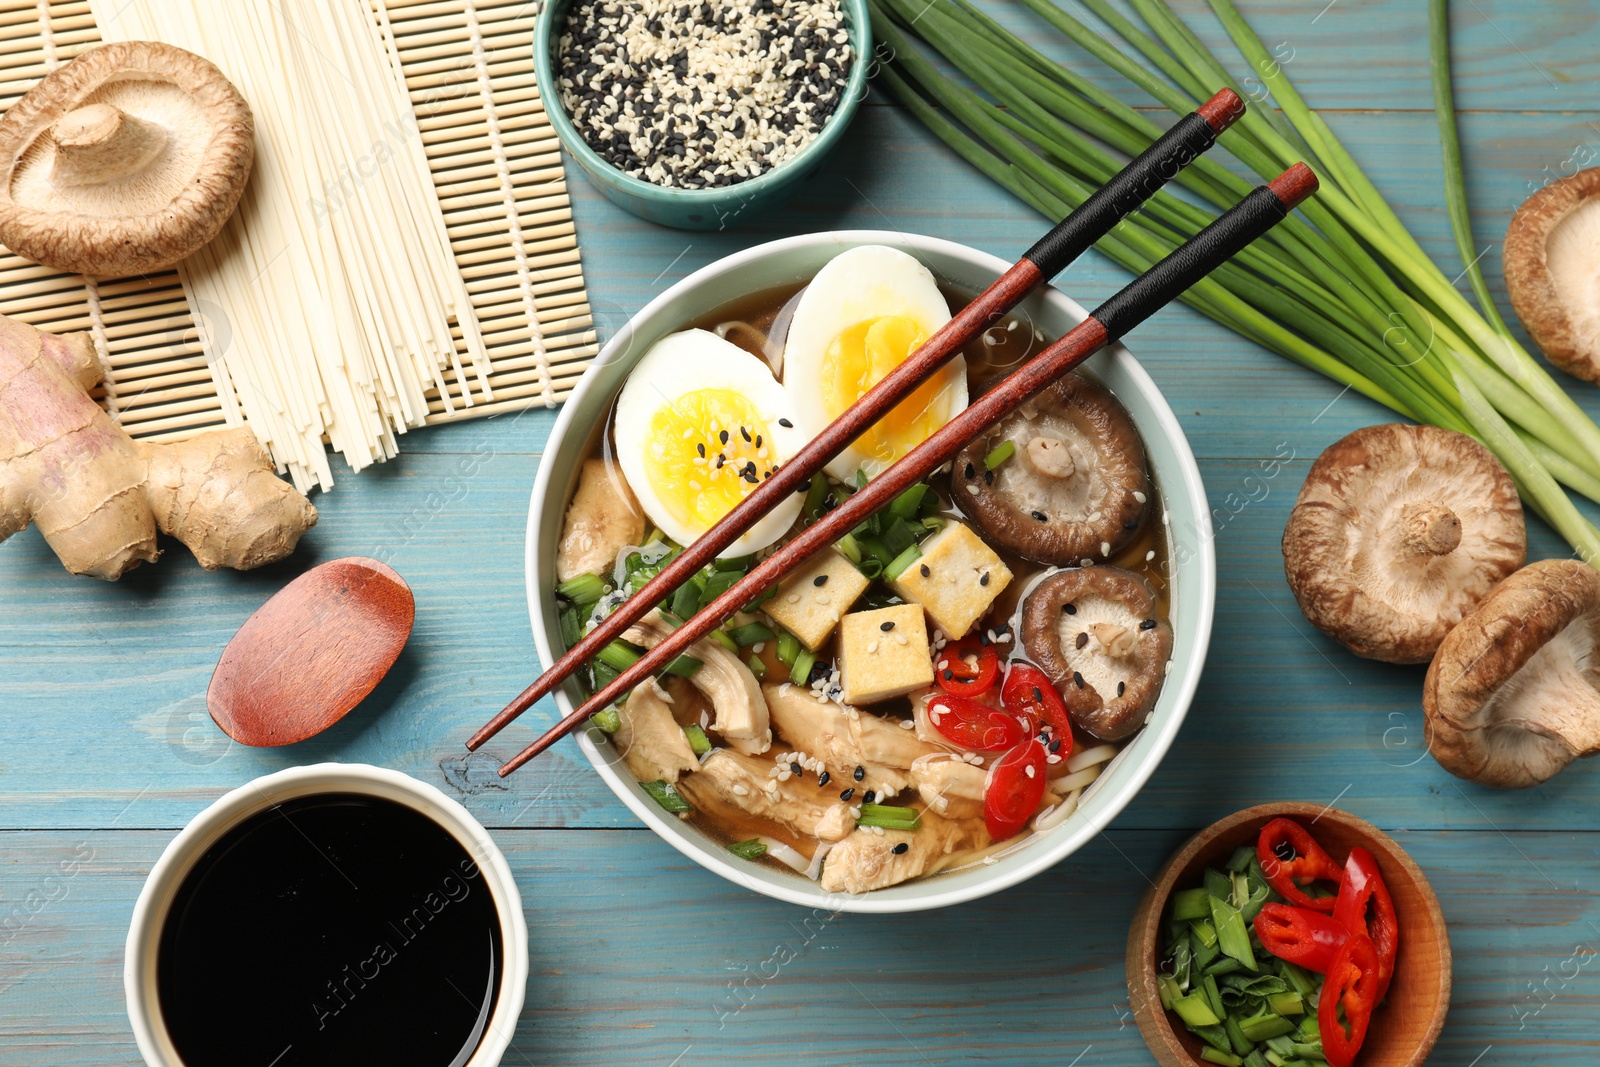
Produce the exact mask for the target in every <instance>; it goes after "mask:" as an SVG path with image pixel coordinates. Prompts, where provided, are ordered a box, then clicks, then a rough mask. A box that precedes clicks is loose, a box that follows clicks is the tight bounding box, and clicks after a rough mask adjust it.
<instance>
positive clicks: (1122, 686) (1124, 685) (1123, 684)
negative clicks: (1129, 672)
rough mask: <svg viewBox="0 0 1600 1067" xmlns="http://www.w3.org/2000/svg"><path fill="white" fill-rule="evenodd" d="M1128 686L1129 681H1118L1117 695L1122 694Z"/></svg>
mask: <svg viewBox="0 0 1600 1067" xmlns="http://www.w3.org/2000/svg"><path fill="white" fill-rule="evenodd" d="M1127 688H1128V683H1127V682H1118V683H1117V696H1121V695H1122V694H1123V693H1124V692H1125V691H1127Z"/></svg>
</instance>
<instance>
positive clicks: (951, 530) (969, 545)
mask: <svg viewBox="0 0 1600 1067" xmlns="http://www.w3.org/2000/svg"><path fill="white" fill-rule="evenodd" d="M890 584H891V587H892V588H893V589H894V591H895V592H896V593H898V594H899V595H900V596H901V597H903V598H904V599H906V600H910V601H913V602H914V603H917V604H920V605H922V610H923V611H926V612H927V613H928V618H930V619H932V620H933V624H934V625H935V626H937V627H938V628H939V629H941V630H943V631H944V633H945V636H946V637H949V638H951V639H955V638H958V637H965V636H966V634H967V631H968V630H970V629H972V624H973V623H975V622H977V621H978V620H979V619H981V618H983V614H984V612H986V611H988V610H989V605H990V604H993V603H994V598H995V597H997V596H999V595H1000V593H1001V592H1002V591H1003V590H1004V589H1005V587H1006V586H1008V585H1010V584H1011V568H1009V567H1007V566H1006V565H1005V561H1004V560H1002V559H1001V558H1000V557H999V556H997V555H995V551H994V549H992V548H990V547H989V546H988V545H987V544H985V543H984V541H983V539H982V538H981V537H979V536H978V535H977V534H975V533H973V532H972V529H971V527H969V526H967V525H966V524H965V523H959V522H952V523H950V524H949V525H948V526H946V527H945V528H944V529H942V530H940V531H939V532H938V533H936V534H934V535H933V536H932V537H930V538H928V539H927V540H926V541H924V542H922V556H921V558H919V559H918V560H916V561H915V562H914V563H912V564H911V566H909V567H907V568H906V569H905V572H904V573H903V574H901V575H900V577H899V578H896V579H895V580H894V581H893V582H892V583H890Z"/></svg>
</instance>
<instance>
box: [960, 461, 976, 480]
mask: <svg viewBox="0 0 1600 1067" xmlns="http://www.w3.org/2000/svg"><path fill="white" fill-rule="evenodd" d="M962 473H963V474H965V475H966V476H967V477H968V478H976V477H977V476H978V468H976V467H974V466H973V465H972V464H970V463H968V464H967V469H966V470H965V471H963V472H962Z"/></svg>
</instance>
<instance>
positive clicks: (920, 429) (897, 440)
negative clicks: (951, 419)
mask: <svg viewBox="0 0 1600 1067" xmlns="http://www.w3.org/2000/svg"><path fill="white" fill-rule="evenodd" d="M927 339H928V334H927V333H925V332H924V331H923V329H922V325H921V324H920V323H919V322H917V320H915V319H913V318H910V317H909V316H906V315H882V316H879V317H877V318H872V319H867V320H866V321H864V322H858V323H856V324H855V325H854V326H851V327H849V328H848V329H846V330H844V331H843V332H841V333H840V334H839V335H838V336H837V337H835V338H834V339H833V340H832V342H830V343H829V345H828V351H827V353H826V354H825V355H824V356H823V360H822V381H821V383H820V386H821V389H822V399H823V403H824V404H825V405H826V406H827V410H828V417H829V418H838V417H839V415H840V414H842V413H843V412H844V410H845V408H848V407H849V406H850V405H851V404H854V403H855V402H856V401H857V400H859V399H861V397H862V396H864V395H865V394H866V393H867V391H868V390H869V389H871V388H872V387H873V386H875V385H877V384H878V383H879V382H880V381H882V380H883V378H884V376H885V375H887V374H888V373H889V372H890V371H892V370H894V368H896V367H898V366H899V365H900V364H902V363H904V362H905V361H906V357H907V356H909V355H911V353H912V352H915V351H916V350H917V347H918V346H919V345H921V344H922V343H923V342H924V341H926V340H927ZM954 377H955V376H954V374H953V372H951V371H950V370H949V369H948V368H946V369H944V370H941V371H940V372H939V373H937V374H935V375H934V376H933V377H931V378H929V379H928V380H927V381H925V382H923V383H922V384H921V385H919V386H918V387H917V389H916V391H915V392H913V393H912V394H911V395H910V396H908V397H906V398H905V399H904V400H902V401H900V403H898V404H896V405H895V406H894V408H893V410H891V411H890V412H889V413H888V414H887V415H885V416H883V418H881V419H879V420H878V421H877V422H876V423H874V424H873V427H872V429H870V430H868V431H867V432H866V433H864V434H862V435H861V436H860V437H858V438H856V441H855V446H854V447H855V450H856V451H857V452H859V453H861V454H862V455H863V456H865V457H867V458H868V459H874V460H878V461H880V462H883V463H893V462H894V461H895V460H897V459H899V458H900V457H901V456H903V455H905V454H906V453H907V452H909V451H911V449H912V448H914V447H916V446H917V445H919V444H921V443H922V442H923V441H925V440H927V439H928V435H929V434H931V433H933V431H935V430H937V429H938V428H939V427H940V426H943V425H944V423H945V422H946V421H947V420H946V419H945V418H944V413H945V409H946V407H947V405H945V404H943V403H940V399H941V396H942V394H943V393H944V391H945V390H946V389H947V388H949V387H950V386H951V385H952V384H953V381H954Z"/></svg>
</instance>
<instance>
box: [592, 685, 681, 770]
mask: <svg viewBox="0 0 1600 1067" xmlns="http://www.w3.org/2000/svg"><path fill="white" fill-rule="evenodd" d="M617 717H618V718H620V719H621V720H622V726H621V728H620V729H618V730H617V732H616V733H615V734H614V735H613V736H612V739H611V740H612V743H613V744H615V745H616V748H617V751H618V752H620V753H621V754H622V762H624V763H626V764H627V765H628V770H630V771H632V772H633V775H634V777H635V778H637V779H639V781H641V782H655V781H664V782H676V781H677V780H678V778H679V776H680V775H684V774H688V773H689V772H691V771H697V770H699V769H700V760H699V759H698V758H697V757H696V756H695V754H694V750H693V749H691V748H690V747H689V739H688V738H687V737H685V736H684V733H683V727H681V726H679V725H678V721H677V720H676V719H674V718H673V717H672V706H671V705H670V704H668V703H667V702H666V701H665V700H663V699H661V693H660V692H659V691H658V690H657V689H656V686H655V683H654V682H646V683H644V684H643V685H641V686H638V687H636V688H635V689H634V691H633V692H632V693H630V694H628V701H627V703H625V704H623V705H622V706H621V707H620V708H618V709H617Z"/></svg>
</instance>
